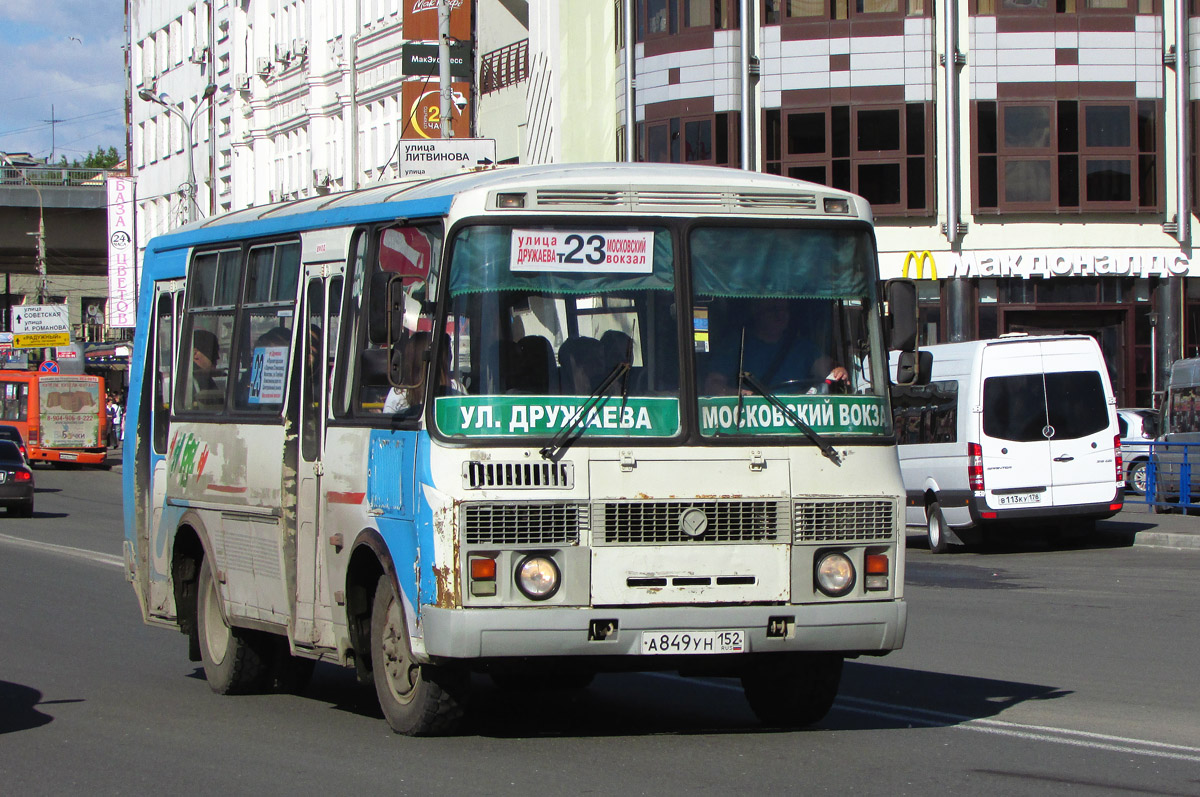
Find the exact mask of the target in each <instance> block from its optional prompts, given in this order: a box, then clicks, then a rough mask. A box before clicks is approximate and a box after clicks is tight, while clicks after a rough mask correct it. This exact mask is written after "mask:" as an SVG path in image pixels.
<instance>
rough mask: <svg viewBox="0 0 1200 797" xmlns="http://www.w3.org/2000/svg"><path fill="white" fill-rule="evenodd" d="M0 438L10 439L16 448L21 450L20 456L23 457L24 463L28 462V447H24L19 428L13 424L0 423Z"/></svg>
mask: <svg viewBox="0 0 1200 797" xmlns="http://www.w3.org/2000/svg"><path fill="white" fill-rule="evenodd" d="M0 440H11V441H12V442H14V443H16V444H17V448H19V449H20V450H21V457H22V458H24V460H25V464H26V465H28V464H29V449H28V448H26V447H25V441H24V440H22V439H21V430H20V429H18V428H17V427H15V426H9V425H7V424H0Z"/></svg>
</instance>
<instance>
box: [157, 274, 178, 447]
mask: <svg viewBox="0 0 1200 797" xmlns="http://www.w3.org/2000/svg"><path fill="white" fill-rule="evenodd" d="M174 298H175V297H174V295H173V294H163V295H162V296H160V297H159V298H158V309H157V312H156V313H155V318H154V322H155V324H156V329H155V337H154V340H155V353H154V385H153V388H152V389H153V392H154V404H153V412H154V452H155V453H156V454H165V453H166V452H167V438H168V433H169V431H170V423H169V421H170V416H171V373H172V371H173V369H174V366H175V307H174Z"/></svg>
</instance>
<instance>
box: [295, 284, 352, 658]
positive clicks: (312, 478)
mask: <svg viewBox="0 0 1200 797" xmlns="http://www.w3.org/2000/svg"><path fill="white" fill-rule="evenodd" d="M323 271H324V267H323V266H308V267H307V271H306V276H307V277H308V281H307V283H306V285H305V290H304V314H303V324H304V325H303V327H302V328H301V330H300V331H299V334H298V335H297V337H296V341H297V343H296V345H297V347H298V348H300V350H301V351H300V359H301V363H302V365H301V374H300V400H299V402H298V406H299V428H300V459H299V474H298V478H297V492H298V494H297V496H296V620H295V625H296V627H295V632H294V633H295V639H296V642H298V643H300V644H304V645H313V646H319V647H333V646H334V644H335V640H334V636H333V614H332V607H331V606H330V602H329V573H328V570H327V569H326V558H325V546H326V545H327V544H328V543H327V541H325V540H324V539H323V536H324V535H323V533H322V526H321V516H322V515H323V510H324V507H323V503H324V495H323V493H324V491H323V490H322V488H321V476H322V473H323V470H324V467H323V462H324V452H325V420H326V404H327V402H328V397H329V382H330V377H331V373H330V363H331V362H332V360H333V356H334V352H335V351H336V350H337V345H336V344H337V341H336V335H337V329H338V324H337V318H338V312H339V310H340V308H341V294H342V277H341V276H335V277H331V278H330V279H328V280H326V279H324V277H323V276H322V273H323ZM327 308H328V312H327Z"/></svg>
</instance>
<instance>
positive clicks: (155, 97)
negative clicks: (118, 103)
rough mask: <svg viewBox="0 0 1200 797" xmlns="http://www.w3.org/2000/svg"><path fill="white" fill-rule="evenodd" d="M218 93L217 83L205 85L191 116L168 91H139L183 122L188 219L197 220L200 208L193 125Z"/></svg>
mask: <svg viewBox="0 0 1200 797" xmlns="http://www.w3.org/2000/svg"><path fill="white" fill-rule="evenodd" d="M216 93H217V84H215V83H209V84H208V85H207V86H205V87H204V93H203V94H201V95H200V99H199V100H198V101H197V102H196V107H195V108H193V109H192V113H191V115H190V116H189V115H188V114H186V113H184V111H183V104H182V103H180V104H178V105H176V104H174V103H172V102H171V98H170V97H168V96H167V94H166V92H160V93H158V94H155V93H154V92H152V91H150V90H149V89H142V90H141V91H139V92H138V96H139V97H141V98H142V99H143V100H145V101H146V102H153V103H155V104H157V105H161V106H162V107H164V108H166V109H167V110H168V111H169V112H170V113H173V114H175V115H176V116H178V117H179V121H181V122H183V136H184V139H185V143H186V146H187V166H188V176H187V182H186V183H185V184H184V194H185V195H186V196H187V212H188V221H189V222H193V221H195V220H196V218H197V215H196V211H197V210H198V209H199V208H198V206H197V204H196V190H197V186H196V165H195V163H194V162H193V160H192V146H193V142H192V127H193V126H194V125H195V124H196V117H197V116H199V115H200V109H201V108H203V107H204V102H205V101H206V100H209V99H212V96H213V95H214V94H216Z"/></svg>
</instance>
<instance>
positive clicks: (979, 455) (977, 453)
mask: <svg viewBox="0 0 1200 797" xmlns="http://www.w3.org/2000/svg"><path fill="white" fill-rule="evenodd" d="M967 482H968V483H969V484H970V485H971V489H972V490H975V491H976V492H981V491H982V490H983V446H981V445H979V443H967Z"/></svg>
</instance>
